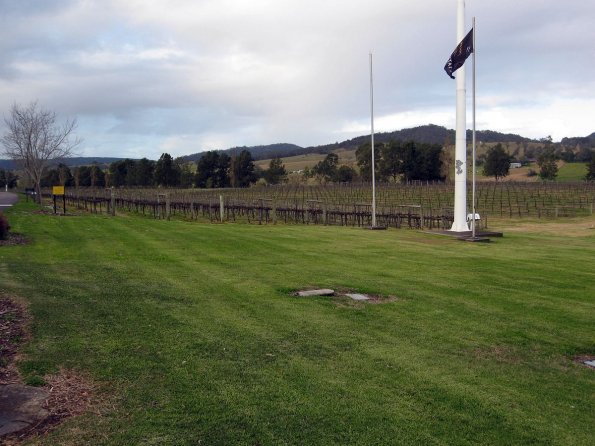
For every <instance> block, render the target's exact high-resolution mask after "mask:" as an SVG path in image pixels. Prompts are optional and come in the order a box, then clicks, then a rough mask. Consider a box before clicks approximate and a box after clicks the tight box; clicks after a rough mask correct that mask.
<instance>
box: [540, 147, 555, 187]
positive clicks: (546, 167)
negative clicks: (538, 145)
mask: <svg viewBox="0 0 595 446" xmlns="http://www.w3.org/2000/svg"><path fill="white" fill-rule="evenodd" d="M556 160H557V157H556V154H555V152H554V149H553V148H552V147H551V146H546V148H545V149H544V150H543V152H541V154H540V155H539V157H538V158H537V165H538V166H539V178H541V179H542V180H552V181H553V180H555V179H556V177H557V176H558V165H557V164H556Z"/></svg>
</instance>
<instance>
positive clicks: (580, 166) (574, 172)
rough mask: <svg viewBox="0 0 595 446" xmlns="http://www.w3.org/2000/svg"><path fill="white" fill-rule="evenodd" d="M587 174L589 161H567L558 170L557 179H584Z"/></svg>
mask: <svg viewBox="0 0 595 446" xmlns="http://www.w3.org/2000/svg"><path fill="white" fill-rule="evenodd" d="M537 171H539V170H537ZM586 175H587V163H566V164H564V165H563V166H562V167H560V169H559V170H558V176H557V177H556V179H557V180H558V181H583V180H584V179H585V176H586Z"/></svg>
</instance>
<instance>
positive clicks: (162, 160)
mask: <svg viewBox="0 0 595 446" xmlns="http://www.w3.org/2000/svg"><path fill="white" fill-rule="evenodd" d="M180 173H181V172H180V167H179V166H178V165H177V164H176V163H174V160H173V158H172V157H171V155H170V154H169V153H163V154H161V157H159V160H158V161H157V163H156V164H155V184H157V185H159V186H165V187H172V186H178V185H179V184H180Z"/></svg>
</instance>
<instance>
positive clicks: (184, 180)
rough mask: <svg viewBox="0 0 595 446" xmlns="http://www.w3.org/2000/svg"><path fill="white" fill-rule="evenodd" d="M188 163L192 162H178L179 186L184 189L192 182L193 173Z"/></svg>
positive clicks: (190, 185)
mask: <svg viewBox="0 0 595 446" xmlns="http://www.w3.org/2000/svg"><path fill="white" fill-rule="evenodd" d="M190 164H192V163H183V164H179V168H180V187H183V188H184V189H188V188H190V187H192V184H193V183H194V173H192V170H191V168H190Z"/></svg>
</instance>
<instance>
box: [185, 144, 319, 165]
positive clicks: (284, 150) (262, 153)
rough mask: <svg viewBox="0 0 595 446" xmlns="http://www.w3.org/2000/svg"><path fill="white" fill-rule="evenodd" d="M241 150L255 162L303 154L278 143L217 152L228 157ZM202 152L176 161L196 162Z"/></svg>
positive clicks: (297, 148)
mask: <svg viewBox="0 0 595 446" xmlns="http://www.w3.org/2000/svg"><path fill="white" fill-rule="evenodd" d="M242 150H248V151H249V152H250V153H251V154H252V158H254V159H255V160H265V159H269V158H274V157H275V156H295V155H301V154H303V153H309V152H304V150H307V149H304V148H303V147H300V146H296V145H295V144H287V143H279V144H269V145H266V146H251V147H247V146H242V147H232V148H231V149H227V150H217V151H218V152H219V153H226V154H228V155H230V156H232V155H237V154H239V153H240V152H241V151H242ZM203 154H204V152H198V153H193V154H191V155H185V156H181V157H179V158H178V159H179V160H181V161H183V162H188V161H195V162H196V161H198V160H199V159H201V158H202V156H203Z"/></svg>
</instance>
